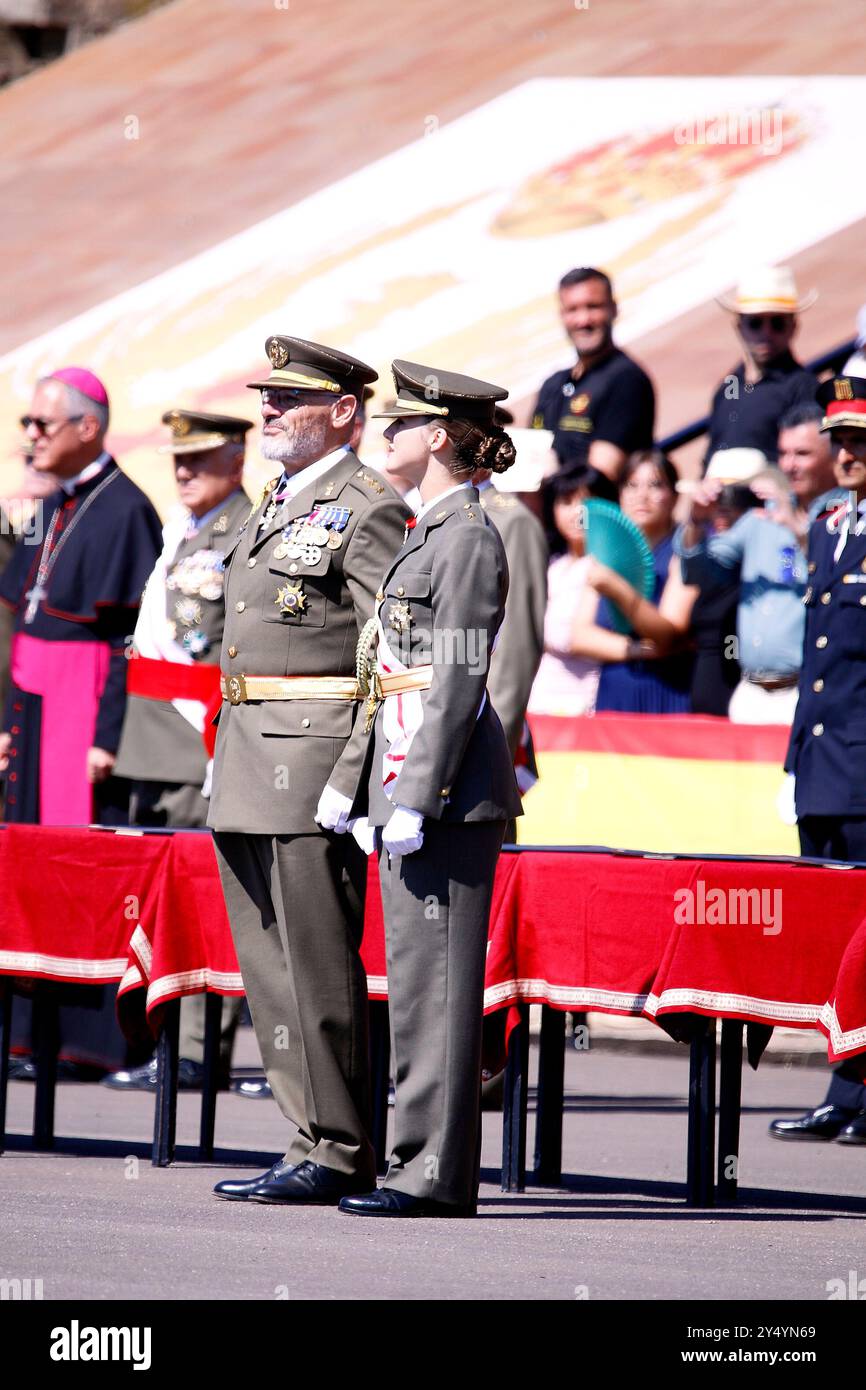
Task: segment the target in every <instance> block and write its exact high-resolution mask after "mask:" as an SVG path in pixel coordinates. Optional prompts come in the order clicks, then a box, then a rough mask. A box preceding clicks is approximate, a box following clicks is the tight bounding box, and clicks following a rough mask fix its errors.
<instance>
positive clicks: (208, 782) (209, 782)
mask: <svg viewBox="0 0 866 1390" xmlns="http://www.w3.org/2000/svg"><path fill="white" fill-rule="evenodd" d="M212 787H213V758H208V760H207V767H206V768H205V770H204V781H203V782H202V784H201V794H202V796H206V797H208V798H209V797H210V794H211V788H212Z"/></svg>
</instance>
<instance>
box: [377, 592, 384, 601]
mask: <svg viewBox="0 0 866 1390" xmlns="http://www.w3.org/2000/svg"><path fill="white" fill-rule="evenodd" d="M384 597H385V595H384V593H383V592H382V590H381V589H380V590H379V592H378V594H377V595H376V602H377V603H381V602H382V600H383V598H384Z"/></svg>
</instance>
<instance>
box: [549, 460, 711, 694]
mask: <svg viewBox="0 0 866 1390" xmlns="http://www.w3.org/2000/svg"><path fill="white" fill-rule="evenodd" d="M676 482H677V472H676V469H675V468H674V466H673V464H672V463H671V461H670V459H668V458H666V457H665V455H664V454H662V453H660V452H659V451H658V450H655V449H652V450H645V451H643V452H641V453H638V454H633V455H632V457H631V458H630V459H629V460H628V462H627V464H626V466H625V468H624V470H623V474H622V477H621V479H620V494H619V498H620V507H621V508H622V518H621V519H618V518H616V517H615V516H614V517H610V516H609V517H605V518H604V522H605V524H604V526H602V525H601V524H599V526H598V530H599V534H600V535H602V533H603V540H604V542H605V544H604V545H602V546H600V547H599V549H595V547H594V545H593V527H594V520H593V515H592V508H593V506H594V507H595V508H597V509H598V508H601V507H602V506H603V504H599V503H595V504H588V506H589V527H588V539H587V548H588V551H589V553H590V555H593V553H594V552H595V554H598V553H599V550H600V551H601V553H604V554H605V555H607V556H610V558H611V563H610V564H604V563H602V562H601V561H600V560H598V559H596V558H593V559H592V560H591V561H590V566H589V569H588V572H587V575H586V584H587V588H586V591H585V593H584V595H583V598H582V600H581V604H580V607H579V610H578V613H577V616H576V618H575V624H574V628H573V633H572V638H573V640H572V651H573V652H574V654H575V655H578V656H585V657H589V658H592V659H594V660H596V661H598V662H599V663H600V664H601V667H602V672H601V679H600V681H599V688H598V696H597V699H596V710H597V711H598V712H601V711H604V710H617V711H620V712H623V713H633V714H682V713H687V712H688V710H689V708H690V695H689V692H690V688H691V673H692V665H693V662H694V658H693V656H692V654H691V653H690V652H689V651H687V650H686V649H685V648H686V643H687V638H688V630H689V622H690V619H691V612H692V607H693V606H694V602H695V598H696V596H697V589H696V588H694V587H693V586H687V585H685V584H684V583H683V581H682V577H681V575H680V565H679V560H678V559H677V558H676V556H674V554H673V532H674V521H673V513H674V506H675V504H676V500H677V494H676ZM601 521H602V518H601V517H598V522H599V523H601ZM623 522H624V523H625V524H623ZM628 523H631V525H629V524H628ZM618 527H619V530H620V531H621V533H622V534H617V528H618ZM634 527H636V528H637V530H638V532H639V533H640V536H642V537H643V540H644V542H645V543H646V546H647V547H648V548H649V554H648V555H647V554H646V553H644V554H643V556H641V554H640V549H641V546H640V537H636V536H635V535H634V529H633V528H634ZM620 557H621V558H620ZM650 563H651V566H652V568H651V569H650ZM624 573H627V574H628V575H629V578H625V577H624ZM630 581H632V582H630Z"/></svg>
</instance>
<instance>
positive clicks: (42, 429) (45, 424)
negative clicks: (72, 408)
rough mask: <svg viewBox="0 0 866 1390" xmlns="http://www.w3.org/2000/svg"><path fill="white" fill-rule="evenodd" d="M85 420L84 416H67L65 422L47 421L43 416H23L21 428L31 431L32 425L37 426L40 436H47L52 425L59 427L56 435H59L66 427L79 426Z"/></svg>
mask: <svg viewBox="0 0 866 1390" xmlns="http://www.w3.org/2000/svg"><path fill="white" fill-rule="evenodd" d="M83 419H84V416H83V415H67V417H66V419H65V420H46V419H45V417H44V416H43V415H22V416H21V428H22V430H29V428H30V426H31V425H35V427H36V429H37V430H38V431H39V433H40V434H47V433H48V430H49V428H50V427H51V426H52V425H57V426H58V428H57V429H56V430H55V431H54V433H55V434H59V433H60V431H61V430H62V429H63V426H64V425H77V424H78V421H79V420H83Z"/></svg>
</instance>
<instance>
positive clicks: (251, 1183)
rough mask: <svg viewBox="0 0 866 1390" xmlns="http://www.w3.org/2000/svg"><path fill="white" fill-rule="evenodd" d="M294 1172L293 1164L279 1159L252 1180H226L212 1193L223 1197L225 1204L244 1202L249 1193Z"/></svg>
mask: <svg viewBox="0 0 866 1390" xmlns="http://www.w3.org/2000/svg"><path fill="white" fill-rule="evenodd" d="M294 1170H295V1165H294V1163H287V1162H286V1160H285V1159H284V1158H281V1159H280V1160H279V1161H278V1162H277V1163H275V1164H274V1165H273V1167H272V1168H269V1169H268V1171H267V1172H266V1173H258V1174H257V1175H256V1176H255V1177H254V1178H226V1179H225V1180H224V1181H223V1182H218V1183H217V1185H216V1187H215V1188H214V1192H215V1194H216V1196H217V1197H224V1198H225V1200H226V1201H227V1202H245V1201H246V1200H247V1198H248V1197H249V1195H250V1193H251V1192H254V1191H256V1190H257V1189H259V1188H264V1187H267V1185H268V1183H272V1182H277V1181H278V1180H279V1179H280V1178H284V1177H285V1176H286V1174H287V1173H293V1172H294Z"/></svg>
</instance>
